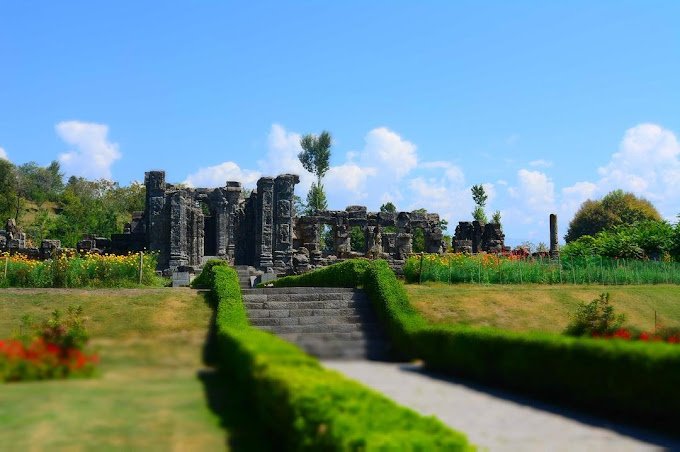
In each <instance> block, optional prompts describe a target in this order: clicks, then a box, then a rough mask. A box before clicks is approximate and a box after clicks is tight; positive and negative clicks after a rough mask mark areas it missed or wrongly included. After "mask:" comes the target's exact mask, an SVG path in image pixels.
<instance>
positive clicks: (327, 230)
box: [319, 224, 335, 256]
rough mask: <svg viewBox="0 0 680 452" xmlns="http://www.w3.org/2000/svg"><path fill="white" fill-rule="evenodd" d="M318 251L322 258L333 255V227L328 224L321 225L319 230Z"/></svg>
mask: <svg viewBox="0 0 680 452" xmlns="http://www.w3.org/2000/svg"><path fill="white" fill-rule="evenodd" d="M319 249H320V250H321V252H322V253H323V255H324V256H328V255H330V254H334V253H335V239H334V234H333V226H331V225H330V224H322V225H321V228H320V230H319Z"/></svg>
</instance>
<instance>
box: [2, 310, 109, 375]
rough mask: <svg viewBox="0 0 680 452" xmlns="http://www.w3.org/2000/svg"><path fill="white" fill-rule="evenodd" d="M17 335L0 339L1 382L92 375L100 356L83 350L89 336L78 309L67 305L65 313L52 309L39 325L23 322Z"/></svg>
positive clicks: (25, 320) (28, 321) (27, 320)
mask: <svg viewBox="0 0 680 452" xmlns="http://www.w3.org/2000/svg"><path fill="white" fill-rule="evenodd" d="M22 323H23V325H22V330H24V329H28V330H32V332H29V333H27V334H24V335H19V336H18V337H17V338H13V339H5V340H0V381H5V382H11V381H29V380H47V379H54V378H70V377H88V376H91V375H93V374H94V372H95V370H96V365H97V363H98V362H99V357H98V356H97V355H96V354H87V353H85V345H86V344H87V340H88V336H87V332H86V331H85V327H84V319H83V316H82V309H81V308H74V307H69V308H68V310H67V311H66V316H65V317H64V316H62V314H61V312H59V311H54V312H53V313H52V316H51V318H50V319H49V320H47V321H45V322H43V323H42V324H40V325H37V326H36V325H33V324H31V322H30V320H29V319H24V320H23V321H22Z"/></svg>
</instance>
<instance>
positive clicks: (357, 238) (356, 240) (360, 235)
mask: <svg viewBox="0 0 680 452" xmlns="http://www.w3.org/2000/svg"><path fill="white" fill-rule="evenodd" d="M349 241H350V246H351V247H352V251H357V252H362V251H365V250H366V236H365V235H364V231H363V229H361V227H360V226H352V229H350V230H349Z"/></svg>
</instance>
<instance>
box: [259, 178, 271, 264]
mask: <svg viewBox="0 0 680 452" xmlns="http://www.w3.org/2000/svg"><path fill="white" fill-rule="evenodd" d="M255 208H256V215H257V216H256V221H255V223H256V224H255V266H256V267H259V268H260V269H263V270H266V269H267V268H271V267H273V265H274V262H273V256H272V251H273V250H272V249H273V233H274V178H272V177H262V178H260V180H258V181H257V205H256V206H255Z"/></svg>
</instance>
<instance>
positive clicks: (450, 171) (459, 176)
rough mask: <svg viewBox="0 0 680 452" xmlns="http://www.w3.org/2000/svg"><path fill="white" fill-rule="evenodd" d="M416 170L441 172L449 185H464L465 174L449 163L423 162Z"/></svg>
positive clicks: (439, 161)
mask: <svg viewBox="0 0 680 452" xmlns="http://www.w3.org/2000/svg"><path fill="white" fill-rule="evenodd" d="M418 168H423V169H433V170H443V171H444V175H445V176H446V178H447V179H448V180H449V181H450V182H451V183H454V184H460V185H462V184H464V183H465V174H464V173H463V170H462V169H461V168H460V167H459V166H457V165H454V164H453V163H451V162H446V161H441V160H438V161H434V162H423V163H421V164H419V165H418Z"/></svg>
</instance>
